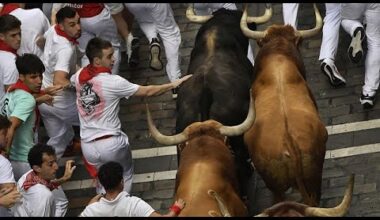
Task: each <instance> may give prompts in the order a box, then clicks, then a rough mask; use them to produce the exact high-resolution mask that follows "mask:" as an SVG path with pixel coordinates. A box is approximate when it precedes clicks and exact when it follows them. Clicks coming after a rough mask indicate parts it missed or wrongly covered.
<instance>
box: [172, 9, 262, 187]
mask: <svg viewBox="0 0 380 220" xmlns="http://www.w3.org/2000/svg"><path fill="white" fill-rule="evenodd" d="M241 16H242V12H241V11H231V10H226V9H219V10H218V11H216V12H214V14H213V17H212V18H211V19H210V20H208V21H207V22H206V23H204V24H203V25H202V26H201V28H200V29H199V31H198V34H197V36H196V39H195V44H194V47H193V50H192V52H191V57H190V64H189V67H188V70H187V73H188V74H193V76H192V77H191V78H190V79H189V80H187V81H186V82H185V83H183V84H182V85H181V87H180V89H179V91H178V99H177V121H176V133H179V132H182V131H183V130H184V129H185V128H186V127H187V126H188V125H190V124H191V123H193V122H196V121H205V120H208V119H214V120H216V121H219V122H221V123H222V124H224V125H228V126H232V125H237V124H240V123H241V122H243V121H244V119H245V118H246V116H247V113H248V108H249V99H250V98H249V90H250V88H251V85H252V79H253V75H252V73H253V66H252V63H251V62H250V61H249V60H248V58H247V52H248V42H249V41H248V38H247V37H245V36H244V34H243V33H242V31H241V29H240V19H241ZM251 28H254V29H255V28H256V25H255V24H254V23H253V24H251ZM229 144H230V145H231V147H232V149H233V151H234V154H235V161H236V163H237V167H238V175H239V180H241V178H243V179H245V180H244V181H240V182H241V183H243V182H244V184H246V183H247V182H248V181H247V178H249V177H250V176H251V174H252V168H251V166H250V164H249V163H247V162H246V161H247V160H248V159H249V155H248V151H247V149H246V147H245V145H244V141H243V136H242V135H241V136H237V137H231V138H230V139H229ZM179 147H180V146H179ZM177 150H178V149H177ZM177 152H179V151H177ZM177 155H179V154H177ZM179 159H180V158H178V162H179ZM240 188H241V190H244V189H245V188H246V187H245V186H243V188H242V187H240Z"/></svg>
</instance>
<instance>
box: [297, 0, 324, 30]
mask: <svg viewBox="0 0 380 220" xmlns="http://www.w3.org/2000/svg"><path fill="white" fill-rule="evenodd" d="M313 7H314V12H315V27H314V28H313V29H311V30H303V31H297V32H298V34H299V35H300V36H301V37H302V38H308V37H312V36H314V35H316V34H318V33H319V32H320V31H321V29H322V17H321V14H320V13H319V10H318V7H317V5H316V4H315V3H314V4H313Z"/></svg>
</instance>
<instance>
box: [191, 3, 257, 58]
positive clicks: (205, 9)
mask: <svg viewBox="0 0 380 220" xmlns="http://www.w3.org/2000/svg"><path fill="white" fill-rule="evenodd" d="M220 8H225V9H228V10H237V7H236V4H235V3H194V11H195V13H196V14H197V15H210V14H212V13H213V12H215V11H217V10H218V9H220ZM252 48H253V45H252V44H251V42H249V45H248V54H247V58H248V59H249V61H251V63H252V65H254V63H255V58H254V56H253V50H252Z"/></svg>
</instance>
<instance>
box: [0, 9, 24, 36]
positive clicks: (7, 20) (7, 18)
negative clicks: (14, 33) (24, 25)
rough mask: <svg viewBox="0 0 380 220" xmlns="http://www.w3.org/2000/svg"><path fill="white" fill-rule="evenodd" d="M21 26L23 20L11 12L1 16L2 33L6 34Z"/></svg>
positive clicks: (0, 26)
mask: <svg viewBox="0 0 380 220" xmlns="http://www.w3.org/2000/svg"><path fill="white" fill-rule="evenodd" d="M20 27H21V21H20V20H19V19H17V18H16V17H15V16H13V15H11V14H6V15H2V16H0V33H1V34H5V33H7V32H8V31H11V30H13V29H16V28H20Z"/></svg>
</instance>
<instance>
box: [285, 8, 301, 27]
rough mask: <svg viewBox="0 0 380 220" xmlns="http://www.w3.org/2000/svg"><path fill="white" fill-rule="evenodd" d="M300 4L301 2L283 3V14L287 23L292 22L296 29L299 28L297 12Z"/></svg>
mask: <svg viewBox="0 0 380 220" xmlns="http://www.w3.org/2000/svg"><path fill="white" fill-rule="evenodd" d="M299 6H300V4H299V3H282V16H283V19H284V24H285V25H286V24H290V25H291V26H293V28H294V29H297V25H298V20H297V14H298V8H299Z"/></svg>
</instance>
